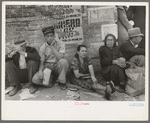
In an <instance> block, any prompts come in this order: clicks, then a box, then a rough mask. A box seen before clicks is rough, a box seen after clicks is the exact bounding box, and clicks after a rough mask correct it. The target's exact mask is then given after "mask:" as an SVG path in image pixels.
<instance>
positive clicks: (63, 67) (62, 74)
mask: <svg viewBox="0 0 150 123" xmlns="http://www.w3.org/2000/svg"><path fill="white" fill-rule="evenodd" d="M68 67H69V64H68V62H67V60H65V59H61V60H59V61H58V63H57V64H56V66H55V68H54V73H56V74H58V80H59V82H60V83H63V84H65V83H66V74H67V71H68Z"/></svg>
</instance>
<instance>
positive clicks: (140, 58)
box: [120, 27, 145, 67]
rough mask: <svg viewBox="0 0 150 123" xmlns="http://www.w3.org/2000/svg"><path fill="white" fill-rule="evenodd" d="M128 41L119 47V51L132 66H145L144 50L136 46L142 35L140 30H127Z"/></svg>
mask: <svg viewBox="0 0 150 123" xmlns="http://www.w3.org/2000/svg"><path fill="white" fill-rule="evenodd" d="M128 35H129V39H128V40H127V41H126V43H124V44H122V45H121V46H120V51H121V53H122V55H123V56H124V57H125V59H126V60H127V61H130V62H131V63H132V65H136V66H139V67H143V66H145V49H143V48H139V47H138V44H139V43H140V42H141V40H142V36H143V34H142V33H141V31H140V28H138V27H136V28H132V29H129V30H128Z"/></svg>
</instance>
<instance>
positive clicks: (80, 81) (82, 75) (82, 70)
mask: <svg viewBox="0 0 150 123" xmlns="http://www.w3.org/2000/svg"><path fill="white" fill-rule="evenodd" d="M71 72H72V74H71V75H72V76H71V83H72V84H76V85H79V86H81V87H83V88H86V89H91V90H95V91H96V92H98V93H100V92H101V91H103V92H106V93H105V96H106V98H107V99H109V97H110V95H111V93H113V92H114V87H113V83H111V82H110V83H108V86H106V87H104V86H102V85H100V84H99V83H98V81H97V79H96V77H95V75H94V70H93V66H92V63H91V59H90V58H89V57H88V56H87V47H86V46H85V45H79V46H78V48H77V53H76V54H75V57H74V58H73V60H72V62H71Z"/></svg>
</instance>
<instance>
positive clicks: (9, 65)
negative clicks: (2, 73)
mask: <svg viewBox="0 0 150 123" xmlns="http://www.w3.org/2000/svg"><path fill="white" fill-rule="evenodd" d="M13 66H14V63H13V62H12V61H7V62H6V69H7V68H12V67H13Z"/></svg>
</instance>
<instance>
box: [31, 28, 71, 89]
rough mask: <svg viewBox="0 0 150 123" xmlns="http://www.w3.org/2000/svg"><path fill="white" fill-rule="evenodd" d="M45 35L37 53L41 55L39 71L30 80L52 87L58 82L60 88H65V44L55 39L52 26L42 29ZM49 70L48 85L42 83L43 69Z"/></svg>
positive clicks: (66, 68)
mask: <svg viewBox="0 0 150 123" xmlns="http://www.w3.org/2000/svg"><path fill="white" fill-rule="evenodd" d="M42 32H43V34H44V37H45V43H44V44H43V45H42V46H41V47H40V50H39V54H40V57H41V60H40V67H39V71H38V72H37V73H36V74H35V75H34V77H33V79H32V81H33V82H34V83H35V84H38V85H42V86H47V87H52V86H53V85H54V84H55V82H58V84H59V86H60V88H61V89H63V90H65V89H66V73H67V70H68V66H69V65H68V62H67V60H65V59H64V55H65V44H64V43H63V42H62V41H60V40H58V39H57V40H56V38H55V33H54V28H53V27H52V26H49V27H45V28H43V29H42ZM47 68H48V69H49V70H51V75H49V76H50V78H49V81H48V85H45V84H44V83H43V81H44V76H45V74H44V70H45V69H47Z"/></svg>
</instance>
